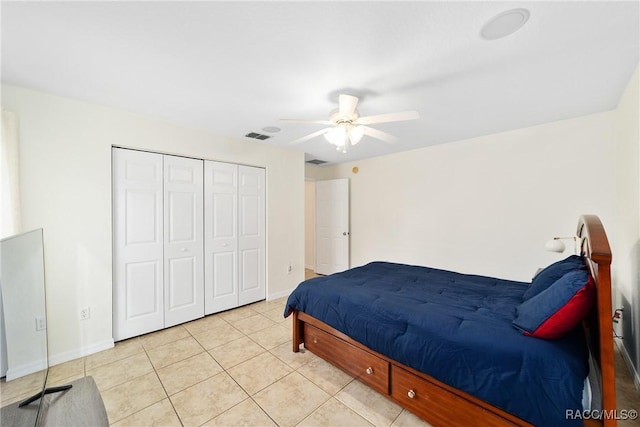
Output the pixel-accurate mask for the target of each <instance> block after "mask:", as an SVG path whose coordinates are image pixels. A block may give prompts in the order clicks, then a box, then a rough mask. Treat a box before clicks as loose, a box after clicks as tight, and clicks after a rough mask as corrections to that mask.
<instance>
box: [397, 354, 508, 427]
mask: <svg viewBox="0 0 640 427" xmlns="http://www.w3.org/2000/svg"><path fill="white" fill-rule="evenodd" d="M391 396H392V397H393V398H394V399H395V400H397V401H399V402H400V403H401V405H403V406H405V407H406V408H407V409H409V410H410V411H412V412H414V413H415V414H417V415H418V416H420V417H421V418H424V419H427V420H429V422H431V423H433V424H434V425H438V426H439V425H475V426H510V425H515V424H513V423H511V422H509V421H508V420H506V419H504V418H502V417H500V416H498V415H496V414H494V413H492V412H490V411H487V410H484V409H482V408H480V407H478V406H475V405H473V404H471V403H470V402H468V401H467V400H465V399H463V398H461V397H459V396H456V395H454V394H453V393H451V392H449V391H447V390H445V389H443V388H442V387H440V386H438V385H436V384H433V383H432V382H429V381H427V380H425V379H423V378H420V377H418V376H417V375H414V374H412V373H411V372H409V371H407V370H405V369H402V368H399V367H397V366H395V365H392V366H391Z"/></svg>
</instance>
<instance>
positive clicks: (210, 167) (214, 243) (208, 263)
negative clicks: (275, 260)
mask: <svg viewBox="0 0 640 427" xmlns="http://www.w3.org/2000/svg"><path fill="white" fill-rule="evenodd" d="M237 195H238V165H234V164H230V163H221V162H212V161H208V160H205V162H204V212H205V220H204V229H205V242H204V248H205V249H204V250H205V280H206V283H205V291H204V292H205V313H206V314H211V313H216V312H219V311H223V310H228V309H230V308H233V307H237V306H238V232H237V230H238V208H237V206H238V196H237Z"/></svg>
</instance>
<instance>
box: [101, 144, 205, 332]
mask: <svg viewBox="0 0 640 427" xmlns="http://www.w3.org/2000/svg"><path fill="white" fill-rule="evenodd" d="M112 153H113V155H112V161H113V250H114V256H113V280H114V291H113V293H114V303H113V307H114V309H113V310H114V313H113V325H114V331H113V333H114V338H115V340H116V341H118V340H122V339H126V338H130V337H133V336H137V335H141V334H144V333H147V332H151V331H155V330H158V329H162V328H165V327H168V326H172V325H175V324H178V323H182V322H186V321H188V320H192V319H196V318H198V317H202V316H203V315H204V300H203V293H204V292H203V288H204V277H203V247H204V242H203V240H204V239H203V233H202V229H203V208H202V169H203V164H202V160H196V159H187V158H182V157H176V156H168V155H162V154H156V153H148V152H141V151H135V150H127V149H118V148H114V149H113V151H112Z"/></svg>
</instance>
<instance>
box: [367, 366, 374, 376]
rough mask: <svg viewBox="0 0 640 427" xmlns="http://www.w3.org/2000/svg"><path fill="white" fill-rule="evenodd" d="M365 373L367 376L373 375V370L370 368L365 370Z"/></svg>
mask: <svg viewBox="0 0 640 427" xmlns="http://www.w3.org/2000/svg"><path fill="white" fill-rule="evenodd" d="M366 373H367V375H371V374H373V368H371V367H369V368H367V370H366Z"/></svg>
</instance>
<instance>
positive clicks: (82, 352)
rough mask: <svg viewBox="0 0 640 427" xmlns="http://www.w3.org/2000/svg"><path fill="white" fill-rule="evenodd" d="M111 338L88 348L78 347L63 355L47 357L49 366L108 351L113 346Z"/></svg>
mask: <svg viewBox="0 0 640 427" xmlns="http://www.w3.org/2000/svg"><path fill="white" fill-rule="evenodd" d="M114 345H115V344H114V341H113V338H111V339H109V340H105V341H102V342H98V343H94V344H91V345H88V346H84V347H80V348H78V349H73V350H69V351H65V352H63V353H58V354H54V355H51V356H49V366H55V365H59V364H61V363H64V362H68V361H70V360H75V359H79V358H81V357H85V356H89V355H90V354H93V353H97V352H99V351H103V350H108V349H110V348H112V347H113V346H114Z"/></svg>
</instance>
